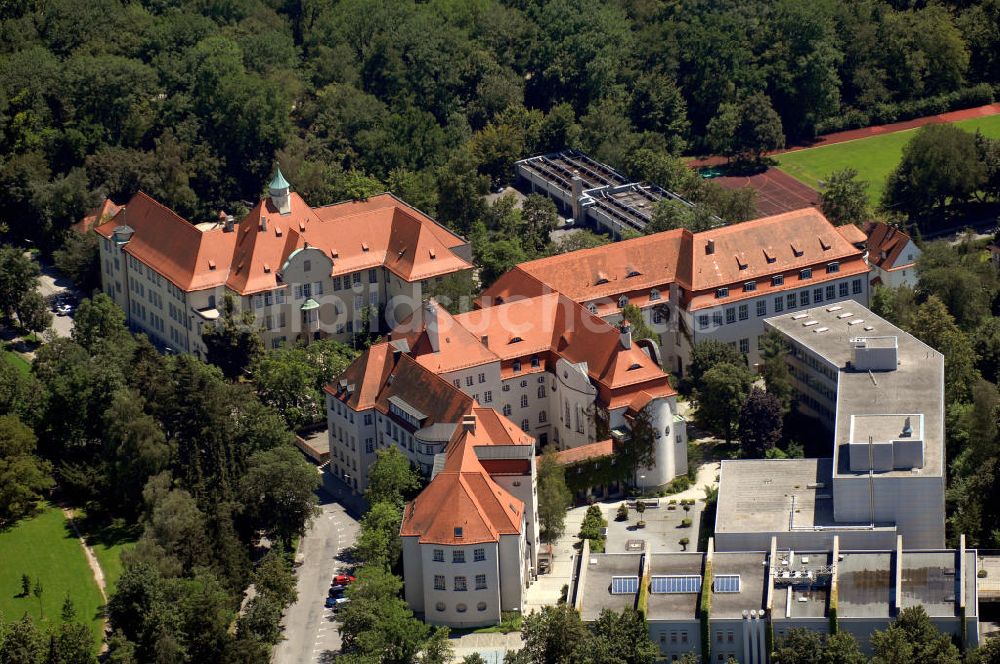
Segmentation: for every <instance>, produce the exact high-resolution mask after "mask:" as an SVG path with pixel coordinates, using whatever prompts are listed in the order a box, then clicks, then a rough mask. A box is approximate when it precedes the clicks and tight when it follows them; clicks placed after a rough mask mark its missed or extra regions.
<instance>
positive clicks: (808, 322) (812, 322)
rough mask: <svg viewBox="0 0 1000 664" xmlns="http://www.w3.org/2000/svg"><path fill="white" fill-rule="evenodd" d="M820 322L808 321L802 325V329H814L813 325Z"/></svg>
mask: <svg viewBox="0 0 1000 664" xmlns="http://www.w3.org/2000/svg"><path fill="white" fill-rule="evenodd" d="M818 322H819V321H815V320H807V321H806V322H804V323H802V327H812V326H813V325H815V324H816V323H818Z"/></svg>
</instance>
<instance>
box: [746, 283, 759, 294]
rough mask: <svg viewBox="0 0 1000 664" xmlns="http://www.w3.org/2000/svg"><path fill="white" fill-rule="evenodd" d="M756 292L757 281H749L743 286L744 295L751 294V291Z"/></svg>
mask: <svg viewBox="0 0 1000 664" xmlns="http://www.w3.org/2000/svg"><path fill="white" fill-rule="evenodd" d="M755 290H757V282H756V281H748V282H746V283H745V284H743V292H744V293H749V292H750V291H755Z"/></svg>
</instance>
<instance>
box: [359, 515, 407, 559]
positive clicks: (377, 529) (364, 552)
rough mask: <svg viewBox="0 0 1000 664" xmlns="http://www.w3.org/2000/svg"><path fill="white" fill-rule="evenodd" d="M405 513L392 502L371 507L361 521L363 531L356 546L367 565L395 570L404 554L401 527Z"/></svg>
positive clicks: (360, 532)
mask: <svg viewBox="0 0 1000 664" xmlns="http://www.w3.org/2000/svg"><path fill="white" fill-rule="evenodd" d="M402 521H403V513H402V512H401V511H400V509H399V508H398V507H397V506H396V505H394V504H393V503H391V502H378V503H375V504H373V505H372V506H371V507H369V509H368V511H367V512H366V513H365V515H364V517H363V518H362V519H361V529H360V531H359V533H358V541H357V544H356V545H355V546H356V548H357V551H358V556H359V557H360V558H361V560H364V561H365V564H366V565H380V566H382V567H384V568H386V569H389V570H391V569H393V568H395V567H396V566H397V565H398V563H399V559H400V556H401V555H402V552H403V543H402V541H401V540H400V538H399V527H400V525H401V523H402Z"/></svg>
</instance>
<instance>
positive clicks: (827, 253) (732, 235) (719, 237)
mask: <svg viewBox="0 0 1000 664" xmlns="http://www.w3.org/2000/svg"><path fill="white" fill-rule="evenodd" d="M764 251H767V252H768V254H769V255H770V257H771V259H772V260H771V262H769V261H768V259H767V258H765V255H764ZM860 256H861V250H860V249H858V248H857V247H855V246H854V245H852V244H851V243H850V242H848V241H847V240H846V239H844V236H843V235H842V234H841V233H838V232H837V230H836V228H835V227H834V226H833V224H831V223H830V222H829V221H828V220H827V218H826V217H824V216H823V215H822V213H820V211H819V210H817V209H816V208H803V209H801V210H793V211H791V212H785V213H783V214H777V215H774V216H771V217H763V218H761V219H754V220H753V221H744V222H742V223H739V224H732V225H731V226H724V227H722V228H714V229H712V230H708V231H703V232H701V233H697V234H696V235H695V236H694V238H693V246H692V257H691V262H692V272H691V281H690V288H691V289H692V290H694V291H704V290H711V289H715V288H718V287H720V286H727V285H730V284H737V283H740V282H744V281H749V280H755V279H759V278H761V277H767V276H770V275H772V274H780V273H783V272H787V271H792V270H797V269H801V268H804V267H808V266H811V265H817V264H821V263H828V262H831V261H840V260H844V259H846V258H851V257H860ZM741 265H742V266H743V267H741Z"/></svg>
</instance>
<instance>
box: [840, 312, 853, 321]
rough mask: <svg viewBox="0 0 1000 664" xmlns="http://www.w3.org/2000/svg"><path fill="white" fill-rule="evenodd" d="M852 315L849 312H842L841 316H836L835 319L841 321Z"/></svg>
mask: <svg viewBox="0 0 1000 664" xmlns="http://www.w3.org/2000/svg"><path fill="white" fill-rule="evenodd" d="M853 315H854V314H853V313H851V312H850V311H847V312H844V313H842V314H837V319H838V320H843V319H844V318H850V317H851V316H853Z"/></svg>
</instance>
